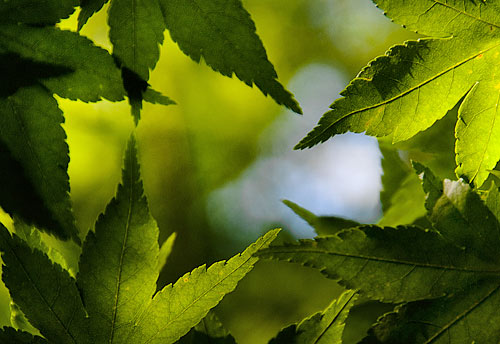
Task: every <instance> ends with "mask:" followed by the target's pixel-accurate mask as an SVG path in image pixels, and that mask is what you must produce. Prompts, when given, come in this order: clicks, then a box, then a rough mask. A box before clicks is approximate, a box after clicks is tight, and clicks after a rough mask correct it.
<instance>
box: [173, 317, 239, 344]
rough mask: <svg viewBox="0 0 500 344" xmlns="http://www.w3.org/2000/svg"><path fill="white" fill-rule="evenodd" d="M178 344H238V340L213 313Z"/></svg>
mask: <svg viewBox="0 0 500 344" xmlns="http://www.w3.org/2000/svg"><path fill="white" fill-rule="evenodd" d="M176 344H236V340H235V339H234V337H233V336H232V335H231V334H230V333H229V331H228V330H226V329H225V328H224V326H223V325H222V323H221V322H220V320H219V318H218V317H217V316H216V315H215V313H214V312H213V311H210V312H208V314H207V316H206V317H205V318H203V320H202V321H200V323H199V324H198V325H196V326H195V327H193V329H191V331H189V333H188V334H187V335H185V336H184V337H182V338H181V339H180V340H178V341H177V342H176Z"/></svg>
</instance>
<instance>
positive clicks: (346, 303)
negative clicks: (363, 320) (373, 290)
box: [269, 290, 357, 344]
mask: <svg viewBox="0 0 500 344" xmlns="http://www.w3.org/2000/svg"><path fill="white" fill-rule="evenodd" d="M356 299H357V295H356V292H355V291H353V290H347V291H345V292H344V293H342V294H341V295H340V296H339V297H338V299H336V300H333V302H332V303H331V304H330V305H329V306H328V307H327V308H326V309H325V310H324V311H323V312H318V313H315V314H313V315H312V316H310V317H309V318H306V319H304V320H302V321H301V322H300V323H299V324H293V325H290V326H288V327H286V328H284V329H283V330H281V331H280V333H278V335H277V336H276V337H275V338H273V339H272V340H271V341H270V342H269V344H295V343H296V344H299V343H307V344H341V343H342V333H343V331H344V326H345V320H346V318H347V315H348V314H349V311H350V309H351V308H352V306H354V302H355V301H356Z"/></svg>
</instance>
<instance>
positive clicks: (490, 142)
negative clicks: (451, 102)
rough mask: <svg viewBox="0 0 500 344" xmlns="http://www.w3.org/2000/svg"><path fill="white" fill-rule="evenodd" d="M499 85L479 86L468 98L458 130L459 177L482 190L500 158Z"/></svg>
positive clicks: (461, 110) (474, 88)
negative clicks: (481, 187)
mask: <svg viewBox="0 0 500 344" xmlns="http://www.w3.org/2000/svg"><path fill="white" fill-rule="evenodd" d="M495 85H496V83H495V82H479V83H477V84H476V85H475V86H474V87H473V88H472V90H471V91H470V92H469V93H468V94H467V96H466V97H465V99H464V101H463V103H462V106H461V107H460V116H459V120H458V121H457V127H456V136H457V144H456V153H457V156H456V160H457V165H458V167H457V170H456V173H457V176H464V177H465V178H467V179H468V180H469V181H470V182H474V184H476V185H477V186H481V185H482V184H483V182H484V181H485V180H486V178H488V175H489V170H491V169H492V168H494V167H495V165H496V164H497V161H498V159H499V157H500V138H499V137H500V122H497V120H496V119H497V117H498V102H499V101H500V92H499V91H496V92H491V91H493V90H495V87H496V86H495Z"/></svg>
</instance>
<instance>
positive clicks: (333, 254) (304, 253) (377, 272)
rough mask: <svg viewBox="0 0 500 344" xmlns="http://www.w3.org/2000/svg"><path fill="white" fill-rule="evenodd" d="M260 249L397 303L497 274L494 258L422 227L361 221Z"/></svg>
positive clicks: (263, 255) (280, 258) (417, 298)
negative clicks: (481, 256) (476, 254)
mask: <svg viewBox="0 0 500 344" xmlns="http://www.w3.org/2000/svg"><path fill="white" fill-rule="evenodd" d="M409 243H411V245H409ZM258 255H259V256H261V257H264V258H271V259H279V260H286V261H291V262H297V263H301V264H303V265H306V266H311V267H314V268H316V269H319V270H320V271H321V272H322V273H323V274H325V275H326V276H327V277H330V278H334V279H337V280H339V282H340V283H341V284H342V285H345V286H346V287H347V288H349V289H359V290H360V292H362V293H364V294H366V296H368V297H369V298H371V299H375V300H380V301H383V302H393V303H397V302H402V301H414V300H421V299H426V298H434V297H439V296H442V295H445V294H447V293H450V292H453V291H456V290H460V289H462V288H464V287H466V286H469V285H470V284H472V283H476V282H477V280H478V279H479V278H480V277H481V276H486V275H498V274H499V271H498V268H497V267H496V266H495V265H494V264H492V263H490V262H483V261H481V260H479V259H477V258H476V257H474V256H472V255H469V254H467V252H466V251H464V250H461V249H459V248H457V247H456V246H454V245H452V244H451V243H449V242H448V241H447V240H445V239H444V238H442V237H441V236H440V235H439V233H436V232H433V231H429V230H423V229H420V228H418V227H398V228H390V227H385V228H380V227H375V226H365V227H359V228H356V229H349V230H345V231H342V232H340V233H338V234H337V235H335V236H326V237H317V238H315V239H314V240H301V241H300V242H299V243H298V244H293V245H285V246H273V247H270V248H268V249H264V250H262V251H260V252H259V253H258Z"/></svg>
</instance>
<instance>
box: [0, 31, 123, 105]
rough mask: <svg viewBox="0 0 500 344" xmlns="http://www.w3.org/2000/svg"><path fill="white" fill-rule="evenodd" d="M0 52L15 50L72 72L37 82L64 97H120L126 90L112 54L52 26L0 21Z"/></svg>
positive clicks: (13, 51) (85, 39)
mask: <svg viewBox="0 0 500 344" xmlns="http://www.w3.org/2000/svg"><path fill="white" fill-rule="evenodd" d="M0 41H1V43H0V53H15V54H18V55H19V56H21V57H22V58H24V59H27V60H33V61H34V62H37V63H46V64H53V65H54V64H55V65H57V66H60V67H64V68H67V69H70V70H72V71H73V72H72V73H69V74H64V75H59V76H57V77H52V78H44V79H42V80H40V82H41V83H42V84H43V85H44V86H45V87H47V88H48V89H49V90H50V91H51V92H53V93H55V94H57V95H59V96H60V97H63V98H69V99H73V100H76V99H79V100H83V101H85V102H89V101H91V102H95V101H98V100H100V99H101V98H105V99H108V100H111V101H119V100H122V99H123V98H124V95H125V90H124V88H123V86H122V85H123V81H122V78H121V75H120V70H119V69H118V68H117V67H116V65H115V63H114V61H113V58H112V57H111V56H110V55H109V53H108V52H107V51H106V50H104V49H102V48H99V47H97V46H95V45H94V44H93V43H92V41H91V40H89V39H88V38H85V37H83V36H80V35H78V34H77V33H75V32H71V31H66V30H60V29H58V28H55V27H43V28H39V27H30V26H26V25H0Z"/></svg>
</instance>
